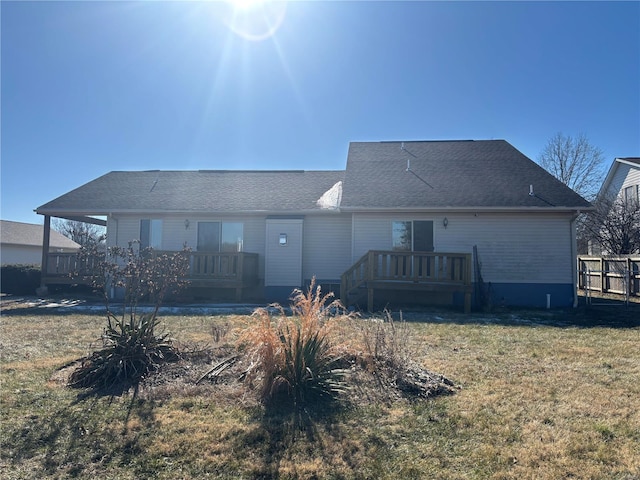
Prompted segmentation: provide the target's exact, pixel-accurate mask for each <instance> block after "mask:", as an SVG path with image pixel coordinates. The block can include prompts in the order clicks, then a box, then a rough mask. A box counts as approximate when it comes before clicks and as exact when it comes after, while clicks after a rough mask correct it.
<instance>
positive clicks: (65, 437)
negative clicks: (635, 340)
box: [2, 392, 158, 478]
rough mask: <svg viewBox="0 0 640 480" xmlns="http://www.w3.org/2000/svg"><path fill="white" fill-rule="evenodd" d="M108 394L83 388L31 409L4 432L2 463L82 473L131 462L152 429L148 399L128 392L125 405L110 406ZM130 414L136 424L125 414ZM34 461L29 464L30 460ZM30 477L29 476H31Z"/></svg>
mask: <svg viewBox="0 0 640 480" xmlns="http://www.w3.org/2000/svg"><path fill="white" fill-rule="evenodd" d="M115 399H116V397H115V396H113V395H110V394H109V395H107V394H96V392H93V393H91V394H87V392H83V393H82V394H80V395H78V396H77V398H76V400H74V401H73V402H71V403H66V404H64V405H60V404H59V403H56V404H53V405H51V406H47V408H46V409H45V410H43V409H42V408H34V409H33V413H32V414H31V415H28V416H27V417H25V418H23V419H22V422H21V425H16V426H15V427H13V428H12V429H11V431H7V429H4V430H5V431H4V435H5V437H4V439H3V442H2V443H3V453H2V456H3V457H4V458H5V461H7V460H8V463H11V464H14V465H16V466H19V465H20V464H25V465H28V468H29V470H30V471H31V474H34V473H35V472H34V469H38V470H40V472H39V473H40V475H42V476H50V475H51V476H59V475H62V476H63V477H65V478H66V477H71V478H73V477H83V478H84V477H86V476H87V475H90V474H91V473H92V472H94V471H95V467H96V465H98V466H99V469H100V470H103V469H104V468H105V467H108V465H110V464H114V463H115V462H117V463H118V464H119V465H121V464H129V463H135V460H136V458H137V456H138V455H139V454H140V453H142V452H144V450H145V445H146V442H147V438H148V432H149V431H152V430H153V429H154V428H157V426H158V424H157V421H156V420H155V416H154V413H153V404H152V402H145V401H141V400H139V399H137V398H136V397H132V398H131V401H130V402H129V404H128V406H127V408H126V409H120V408H118V406H115V405H113V402H114V400H115ZM132 416H135V418H136V428H135V429H130V428H129V426H128V423H129V419H130V418H132ZM34 462H35V464H34ZM34 478H35V477H34Z"/></svg>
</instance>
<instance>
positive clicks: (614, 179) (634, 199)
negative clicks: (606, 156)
mask: <svg viewBox="0 0 640 480" xmlns="http://www.w3.org/2000/svg"><path fill="white" fill-rule="evenodd" d="M598 198H606V199H609V200H610V201H613V200H614V199H618V200H621V201H623V202H624V204H625V205H637V204H638V201H639V200H640V158H637V157H626V158H616V159H615V160H614V161H613V163H612V164H611V167H609V171H608V172H607V176H606V177H605V179H604V182H602V186H601V187H600V191H599V192H598ZM589 250H590V253H599V254H600V253H601V254H606V253H607V252H606V251H602V250H601V248H600V247H599V246H598V245H590V246H589Z"/></svg>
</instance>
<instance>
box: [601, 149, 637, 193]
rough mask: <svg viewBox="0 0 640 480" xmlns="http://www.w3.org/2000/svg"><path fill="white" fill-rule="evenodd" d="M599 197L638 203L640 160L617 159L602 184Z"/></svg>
mask: <svg viewBox="0 0 640 480" xmlns="http://www.w3.org/2000/svg"><path fill="white" fill-rule="evenodd" d="M598 195H607V196H609V197H620V198H622V199H623V200H624V201H625V202H627V203H630V202H631V201H637V200H638V198H639V195H640V158H634V157H627V158H616V159H615V160H614V161H613V163H612V164H611V167H610V168H609V172H607V176H606V177H605V179H604V182H602V187H600V192H599V193H598Z"/></svg>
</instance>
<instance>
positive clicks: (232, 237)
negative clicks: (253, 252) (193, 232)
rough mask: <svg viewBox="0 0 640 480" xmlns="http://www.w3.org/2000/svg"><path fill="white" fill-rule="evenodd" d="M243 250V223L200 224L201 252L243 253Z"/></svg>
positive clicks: (199, 248) (198, 247)
mask: <svg viewBox="0 0 640 480" xmlns="http://www.w3.org/2000/svg"><path fill="white" fill-rule="evenodd" d="M242 249H243V224H242V223H239V222H198V243H197V250H198V251H199V252H241V251H242Z"/></svg>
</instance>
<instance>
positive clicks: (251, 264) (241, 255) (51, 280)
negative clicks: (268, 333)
mask: <svg viewBox="0 0 640 480" xmlns="http://www.w3.org/2000/svg"><path fill="white" fill-rule="evenodd" d="M156 253H158V254H162V253H173V252H162V251H157V252H156ZM103 259H104V256H101V257H94V258H92V259H90V260H86V259H84V260H80V259H79V258H78V255H76V254H75V253H52V252H50V253H49V254H48V255H47V261H46V264H44V265H46V268H43V271H42V283H43V284H44V285H52V284H58V285H60V284H90V283H91V277H92V276H93V274H94V273H95V272H96V271H97V268H96V267H97V265H98V264H99V262H101V261H102V260H103ZM187 279H188V280H189V285H190V286H191V287H210V288H233V289H235V298H236V301H241V299H242V292H243V289H245V288H249V287H253V286H255V285H256V284H257V282H258V254H257V253H247V252H238V253H210V252H192V253H190V269H189V276H188V277H187Z"/></svg>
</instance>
